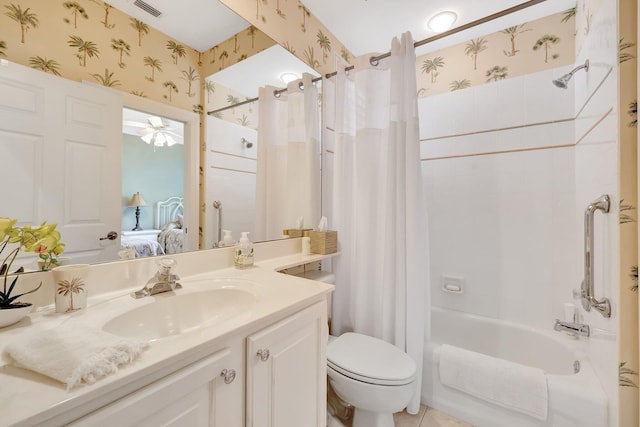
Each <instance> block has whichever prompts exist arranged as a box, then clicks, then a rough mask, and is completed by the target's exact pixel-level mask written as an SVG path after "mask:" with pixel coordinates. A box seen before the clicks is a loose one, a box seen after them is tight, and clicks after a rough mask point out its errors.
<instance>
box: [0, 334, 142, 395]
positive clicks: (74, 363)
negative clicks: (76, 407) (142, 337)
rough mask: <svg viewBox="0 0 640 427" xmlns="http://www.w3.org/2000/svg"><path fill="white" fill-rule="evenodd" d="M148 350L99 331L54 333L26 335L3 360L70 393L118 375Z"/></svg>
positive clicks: (12, 347)
mask: <svg viewBox="0 0 640 427" xmlns="http://www.w3.org/2000/svg"><path fill="white" fill-rule="evenodd" d="M147 347H148V344H147V343H146V342H144V341H138V340H132V339H126V338H121V337H118V336H116V335H113V334H110V333H107V332H104V331H101V330H97V329H68V330H65V329H64V328H60V329H52V330H47V331H37V332H32V333H30V334H28V335H27V334H25V335H24V336H23V337H20V339H19V341H18V340H16V341H15V342H13V343H11V344H9V345H7V346H6V347H5V350H4V353H3V359H4V360H5V361H6V362H7V363H10V364H13V365H15V366H19V367H21V368H26V369H29V370H32V371H35V372H38V373H40V374H43V375H46V376H48V377H51V378H53V379H56V380H58V381H60V382H62V383H65V384H66V385H67V390H68V389H71V388H73V387H75V386H77V385H78V384H80V383H86V384H93V383H94V382H95V381H96V380H98V379H100V378H102V377H104V376H106V375H109V374H112V373H115V372H117V370H118V366H119V365H123V364H126V363H129V362H131V361H133V360H134V359H135V358H136V357H138V356H139V355H140V353H142V351H143V350H144V349H145V348H147Z"/></svg>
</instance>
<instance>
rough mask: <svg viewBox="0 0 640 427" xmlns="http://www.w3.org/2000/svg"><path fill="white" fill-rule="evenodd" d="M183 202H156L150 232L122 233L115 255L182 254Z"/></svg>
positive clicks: (171, 200) (126, 257) (175, 200)
mask: <svg viewBox="0 0 640 427" xmlns="http://www.w3.org/2000/svg"><path fill="white" fill-rule="evenodd" d="M183 202H184V200H183V198H182V197H169V198H168V199H167V200H163V201H160V202H157V203H156V204H155V217H154V224H153V225H154V228H153V229H151V230H138V231H123V232H122V239H121V241H120V242H121V243H120V246H121V250H120V251H119V252H118V254H119V255H120V258H122V259H133V258H141V257H148V256H156V255H165V254H176V253H180V252H182V250H183V246H184V232H183V230H182V218H183V213H184V204H183Z"/></svg>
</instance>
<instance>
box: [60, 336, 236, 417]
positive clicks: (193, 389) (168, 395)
mask: <svg viewBox="0 0 640 427" xmlns="http://www.w3.org/2000/svg"><path fill="white" fill-rule="evenodd" d="M234 353H237V356H236V355H235V354H234ZM241 364H242V354H241V348H240V346H239V348H237V349H236V350H235V351H232V350H231V349H230V348H225V349H224V350H221V351H219V352H217V353H215V354H213V355H212V356H209V357H206V358H204V359H202V360H201V361H199V362H196V363H194V364H193V365H190V366H188V367H186V368H184V369H181V370H180V371H178V372H176V373H174V374H171V375H169V376H167V377H165V378H163V379H161V380H159V381H156V382H154V383H152V384H150V385H148V386H146V387H143V388H142V389H140V390H138V391H136V392H134V393H132V394H130V395H128V396H126V397H124V398H122V399H120V400H117V401H116V402H114V403H112V404H110V405H108V406H106V407H104V408H102V409H99V410H97V411H95V412H93V413H91V414H89V415H87V416H85V417H83V418H81V419H79V420H77V421H76V422H74V423H72V424H70V425H71V426H92V427H96V426H109V427H112V426H118V427H126V426H136V427H159V426H167V427H170V426H171V427H184V426H189V427H205V426H207V427H242V426H243V406H242V402H243V401H242V391H243V384H242V383H243V381H242V375H240V374H241V372H240V371H241V369H242V366H241ZM232 365H233V366H232ZM225 369H226V370H227V371H226V373H227V375H226V377H225V376H224V375H223V371H224V370H225ZM230 369H234V370H235V372H236V373H237V374H238V375H237V377H236V378H234V379H233V381H231V379H232V376H233V375H229V370H230ZM225 380H226V381H225Z"/></svg>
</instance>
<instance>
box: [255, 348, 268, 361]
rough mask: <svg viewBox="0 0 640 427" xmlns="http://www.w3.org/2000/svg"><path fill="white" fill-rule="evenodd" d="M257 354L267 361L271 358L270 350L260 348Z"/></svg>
mask: <svg viewBox="0 0 640 427" xmlns="http://www.w3.org/2000/svg"><path fill="white" fill-rule="evenodd" d="M257 355H258V356H259V357H260V360H262V361H263V362H266V361H267V360H269V356H270V355H271V353H269V350H258V352H257Z"/></svg>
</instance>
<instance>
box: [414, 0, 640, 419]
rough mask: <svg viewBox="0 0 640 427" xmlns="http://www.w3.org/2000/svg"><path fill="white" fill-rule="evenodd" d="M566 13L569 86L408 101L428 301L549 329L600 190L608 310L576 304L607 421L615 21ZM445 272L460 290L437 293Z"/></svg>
mask: <svg viewBox="0 0 640 427" xmlns="http://www.w3.org/2000/svg"><path fill="white" fill-rule="evenodd" d="M583 3H584V4H583ZM587 3H588V4H587ZM578 11H579V13H578V14H577V16H576V18H577V19H576V30H577V31H579V32H581V33H583V34H581V36H580V37H578V38H577V41H579V43H578V45H577V50H576V52H577V58H576V59H575V64H580V63H583V62H584V61H585V59H587V58H588V59H589V60H590V62H591V64H592V67H591V68H590V70H589V72H588V73H584V72H581V73H577V74H576V75H575V76H574V78H573V80H572V81H571V82H570V84H569V88H568V89H567V90H562V89H558V88H556V87H554V86H553V85H552V84H551V80H552V79H554V78H557V77H559V76H561V75H562V74H564V73H566V72H568V71H570V70H571V69H572V68H573V63H572V64H571V65H569V66H563V67H559V68H556V69H552V70H546V71H541V72H538V73H535V74H529V75H525V76H521V77H515V78H512V79H509V80H503V81H498V82H494V83H489V84H485V85H482V86H478V87H472V88H469V89H465V90H460V91H455V92H451V93H448V94H442V95H437V96H432V97H427V98H423V99H421V100H420V101H419V106H420V117H421V126H420V127H421V133H422V134H421V152H422V159H423V178H424V180H425V188H426V189H427V203H428V210H429V215H428V218H429V232H430V245H431V247H432V248H437V250H432V251H431V260H430V261H431V269H432V271H431V282H432V289H431V292H432V294H431V295H432V303H433V305H435V306H440V307H444V308H451V309H455V310H461V311H466V312H470V313H475V314H480V315H484V316H489V317H494V318H498V319H504V320H509V321H515V322H518V323H522V324H525V325H529V326H534V327H541V328H544V329H551V328H552V324H553V320H554V319H555V318H562V317H563V311H562V305H563V303H564V302H570V301H572V290H573V289H577V288H579V287H580V282H581V281H582V278H583V277H582V276H583V257H584V252H583V239H584V237H583V226H584V222H583V221H584V219H583V218H584V210H585V208H586V206H587V205H588V204H589V203H590V202H591V201H593V200H595V199H596V198H597V197H599V196H600V195H601V194H604V193H606V194H609V195H610V196H611V198H612V209H611V212H610V213H609V214H603V215H601V214H599V215H596V223H595V225H596V233H595V254H596V264H595V266H596V273H595V274H596V277H595V283H596V296H597V297H598V298H601V297H603V296H606V297H607V298H609V299H610V300H611V302H612V304H613V307H614V312H613V316H612V317H611V318H610V319H606V318H604V317H602V316H601V315H600V314H599V313H597V312H595V311H591V312H589V313H587V312H585V311H584V310H583V309H582V308H581V307H580V308H579V310H580V313H581V316H582V317H583V320H584V322H585V323H587V324H589V325H590V326H591V327H592V330H594V331H595V333H593V334H592V336H591V337H590V338H589V340H588V349H589V350H588V351H589V355H590V359H591V360H592V362H593V365H594V367H595V369H596V372H597V374H598V377H599V378H600V381H601V383H602V385H603V388H604V390H605V392H606V394H607V396H608V398H609V405H610V411H609V417H610V419H609V422H610V424H609V425H611V426H617V425H618V421H619V420H618V362H619V361H618V342H617V340H618V333H619V331H618V320H619V319H618V317H617V316H618V312H617V311H616V309H617V307H618V304H619V289H618V286H619V285H618V284H619V275H620V271H619V257H620V249H619V226H618V213H619V212H618V206H619V203H620V196H619V190H618V173H619V170H618V129H617V126H618V114H619V107H618V104H619V102H618V95H617V93H618V78H617V76H618V72H617V68H618V42H619V40H618V32H617V18H618V17H617V9H616V2H615V1H613V0H604V1H597V2H583V1H579V2H578ZM586 13H588V15H589V16H588V19H587V17H585V16H583V15H584V14H586ZM585 22H587V23H588V25H587V26H585V25H583V24H584V23H585ZM496 112H497V113H496ZM443 276H455V277H463V278H464V280H465V292H464V293H463V294H451V293H446V292H443V291H442V290H441V283H442V278H443ZM575 303H576V305H578V306H579V305H580V304H579V301H575ZM635 378H637V377H635Z"/></svg>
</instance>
